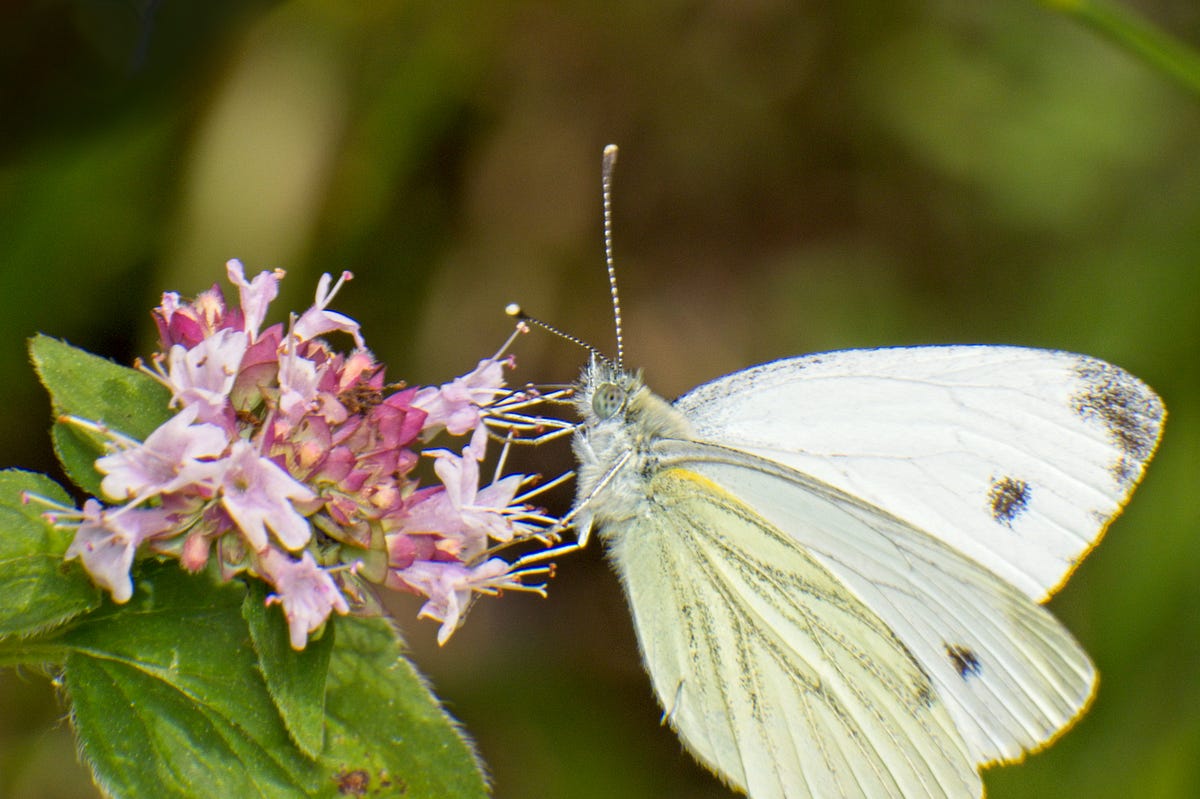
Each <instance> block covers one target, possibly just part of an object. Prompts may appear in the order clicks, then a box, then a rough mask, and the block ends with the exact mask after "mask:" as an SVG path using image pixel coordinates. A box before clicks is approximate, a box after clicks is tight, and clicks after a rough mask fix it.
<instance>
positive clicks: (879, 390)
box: [675, 346, 1165, 602]
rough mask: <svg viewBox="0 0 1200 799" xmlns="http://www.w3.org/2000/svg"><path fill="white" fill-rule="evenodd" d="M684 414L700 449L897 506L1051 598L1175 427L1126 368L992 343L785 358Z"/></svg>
mask: <svg viewBox="0 0 1200 799" xmlns="http://www.w3.org/2000/svg"><path fill="white" fill-rule="evenodd" d="M675 408H676V409H677V410H679V411H680V412H681V413H682V414H683V415H684V416H685V417H686V418H687V419H688V420H689V421H690V422H691V423H692V425H693V427H694V428H695V437H696V438H697V439H700V440H703V441H708V442H712V443H717V444H722V445H726V446H729V447H733V448H736V449H739V450H742V451H745V452H750V453H754V454H757V455H760V456H762V457H764V458H768V459H770V460H773V461H776V462H778V463H781V464H784V465H786V466H790V467H792V468H793V469H796V470H798V471H800V472H803V473H805V474H809V475H812V476H813V477H815V478H817V480H819V481H821V482H824V483H827V484H829V485H831V486H836V487H837V488H840V489H842V490H843V491H845V492H846V493H848V494H850V495H852V496H855V497H859V498H861V499H862V500H863V501H864V502H866V503H869V504H871V505H876V506H878V507H881V508H886V509H887V510H888V511H889V512H891V513H892V514H894V515H896V516H899V517H900V518H902V519H905V520H906V521H908V522H909V523H911V524H912V525H913V526H914V527H916V528H918V529H920V530H923V531H926V532H928V533H929V534H930V535H933V536H935V537H936V538H938V539H940V540H941V541H943V542H945V543H947V544H949V545H950V546H952V547H954V548H955V549H957V550H959V551H960V552H962V553H964V554H966V555H967V556H969V557H971V558H973V559H974V560H976V561H978V562H979V563H981V564H983V565H985V566H986V567H987V568H988V569H990V570H992V571H993V572H995V573H996V574H997V575H999V576H1000V577H1002V578H1004V579H1005V580H1006V581H1008V582H1010V583H1012V584H1013V585H1015V586H1017V587H1018V588H1020V589H1021V590H1022V591H1023V592H1025V593H1026V594H1027V595H1028V596H1030V597H1032V598H1034V599H1036V600H1037V601H1039V602H1041V601H1044V600H1045V599H1046V598H1048V597H1049V596H1050V595H1051V594H1053V593H1054V591H1055V590H1056V589H1057V588H1058V586H1060V585H1061V584H1062V583H1063V582H1064V581H1065V580H1066V578H1067V577H1068V576H1069V574H1070V572H1071V570H1072V569H1073V568H1074V566H1075V565H1076V564H1077V563H1078V562H1079V561H1080V560H1081V559H1082V558H1083V556H1084V555H1086V554H1087V552H1088V550H1089V549H1090V548H1091V547H1092V546H1094V545H1095V543H1097V542H1098V540H1099V538H1100V536H1101V535H1102V533H1103V531H1104V529H1105V528H1106V527H1107V525H1108V524H1109V522H1110V521H1112V519H1113V518H1114V517H1115V516H1116V515H1117V514H1118V513H1119V512H1120V510H1121V508H1122V507H1123V506H1124V504H1125V502H1126V501H1127V500H1128V498H1129V495H1130V493H1131V492H1132V491H1133V489H1134V487H1135V486H1136V485H1137V483H1138V481H1139V480H1140V479H1141V476H1142V473H1143V470H1144V469H1145V466H1146V463H1147V462H1148V461H1149V459H1150V457H1151V455H1152V454H1153V452H1154V449H1155V447H1156V446H1157V443H1158V439H1159V435H1160V433H1161V429H1162V423H1163V420H1164V417H1165V411H1164V409H1163V405H1162V401H1161V400H1160V399H1159V398H1158V397H1157V396H1156V395H1155V394H1154V392H1153V391H1151V390H1150V389H1149V388H1148V387H1147V386H1146V385H1145V384H1144V383H1142V382H1141V381H1140V380H1138V379H1137V378H1135V377H1133V376H1131V375H1130V374H1128V373H1127V372H1125V371H1123V370H1121V369H1119V368H1118V367H1116V366H1113V365H1111V364H1108V363H1105V362H1103V361H1099V360H1096V359H1094V358H1088V357H1086V356H1081V355H1074V354H1071V353H1065V352H1057V351H1051V350H1036V349H1025V348H1019V347H990V346H950V347H910V348H893V349H876V350H848V351H843V352H834V353H825V354H820V355H810V356H804V357H800V358H791V359H786V360H781V361H774V362H772V363H767V364H763V365H761V366H757V367H753V368H751V369H746V370H744V371H741V372H736V373H734V374H731V375H728V376H726V377H723V378H720V379H717V380H714V381H712V382H710V383H706V384H704V385H702V386H700V387H698V388H697V389H695V390H693V391H691V392H690V393H688V394H686V395H684V396H683V397H681V398H680V399H679V400H678V401H677V402H676V403H675Z"/></svg>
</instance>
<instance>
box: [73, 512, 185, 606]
mask: <svg viewBox="0 0 1200 799" xmlns="http://www.w3.org/2000/svg"><path fill="white" fill-rule="evenodd" d="M78 515H79V517H80V524H79V527H78V529H76V531H75V538H74V540H73V541H71V546H69V547H68V548H67V553H66V556H65V557H66V559H67V560H74V559H75V558H79V559H80V560H81V561H82V562H83V567H84V568H85V569H87V572H88V574H90V575H91V576H92V582H94V583H95V584H96V585H98V586H100V587H101V588H104V589H106V590H107V591H108V592H109V593H111V594H112V598H113V601H114V602H116V603H118V604H121V603H124V602H128V601H129V598H130V597H131V596H133V581H132V580H130V578H129V568H130V567H131V566H132V565H133V556H134V553H135V552H136V550H137V548H138V545H139V544H141V543H142V542H143V541H145V540H146V539H148V538H150V537H152V536H155V535H158V534H159V533H162V532H165V531H166V530H168V529H170V527H171V526H172V520H171V518H170V514H169V513H167V512H166V511H165V510H163V509H161V508H151V509H142V508H122V509H119V510H115V511H113V510H109V509H106V508H105V507H104V506H103V505H101V504H100V503H99V502H97V501H96V500H94V499H89V500H88V501H87V502H85V503H84V505H83V510H82V511H80V512H79V514H78Z"/></svg>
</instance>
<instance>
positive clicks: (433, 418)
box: [413, 358, 511, 436]
mask: <svg viewBox="0 0 1200 799" xmlns="http://www.w3.org/2000/svg"><path fill="white" fill-rule="evenodd" d="M505 363H506V362H505V361H498V360H496V359H495V358H484V359H483V360H482V361H480V362H479V365H478V366H476V367H475V369H474V370H472V371H471V372H469V373H467V374H465V375H463V376H462V377H456V378H454V380H452V381H450V382H449V383H446V384H444V385H442V386H440V387H437V388H434V387H430V388H423V389H421V390H420V391H418V392H417V396H416V397H415V398H414V399H413V407H415V408H420V409H422V410H424V411H426V412H427V413H428V414H429V417H428V418H427V419H426V421H425V425H426V427H429V428H432V427H437V426H443V427H445V428H446V431H447V432H449V433H450V435H454V436H461V435H463V434H464V433H467V432H469V431H471V430H474V429H475V428H476V427H477V426H478V425H479V423H480V420H481V419H482V418H483V410H482V408H483V407H484V406H486V405H488V404H489V403H491V401H492V400H493V399H495V397H496V395H497V394H498V393H500V389H501V386H503V385H504V365H505ZM510 365H511V364H510Z"/></svg>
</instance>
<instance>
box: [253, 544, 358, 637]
mask: <svg viewBox="0 0 1200 799" xmlns="http://www.w3.org/2000/svg"><path fill="white" fill-rule="evenodd" d="M258 566H259V569H260V571H262V574H263V576H264V577H265V578H266V579H267V581H268V582H270V583H271V584H272V585H274V586H275V590H276V592H277V593H275V594H271V595H270V596H268V597H267V604H268V605H275V604H279V605H282V606H283V615H284V617H285V618H286V619H287V623H288V630H289V631H290V633H291V640H292V649H297V650H299V649H303V648H304V645H305V644H306V643H307V642H308V634H309V633H311V632H313V631H314V630H316V629H317V628H318V627H320V626H321V625H322V624H324V623H325V620H326V619H327V618H329V614H330V613H331V612H332V611H335V610H336V611H337V612H338V613H340V614H342V615H345V614H347V613H349V612H350V605H349V604H348V603H347V602H346V598H345V597H344V596H342V592H341V591H339V590H338V588H337V586H336V585H335V584H334V582H333V579H332V578H331V577H330V576H329V573H328V572H326V571H324V570H323V569H321V568H320V567H319V566H317V562H316V561H315V560H313V556H312V554H311V553H309V552H305V553H304V554H303V555H301V557H300V560H293V559H292V558H290V557H289V556H287V555H285V554H284V553H282V552H280V551H279V550H277V549H273V548H268V549H267V550H266V551H265V552H263V553H262V554H261V555H260V556H259V558H258Z"/></svg>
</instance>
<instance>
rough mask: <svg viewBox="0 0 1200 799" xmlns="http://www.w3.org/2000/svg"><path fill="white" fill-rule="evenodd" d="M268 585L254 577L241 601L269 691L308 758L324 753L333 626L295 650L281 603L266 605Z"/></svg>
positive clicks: (330, 625) (293, 737)
mask: <svg viewBox="0 0 1200 799" xmlns="http://www.w3.org/2000/svg"><path fill="white" fill-rule="evenodd" d="M266 599H267V587H266V584H265V583H263V582H262V581H261V580H252V581H251V582H250V585H249V590H248V591H247V592H246V599H245V602H244V603H243V605H242V616H243V617H244V618H245V619H246V622H247V623H248V624H249V626H250V638H251V640H253V642H254V649H255V651H257V652H258V661H259V666H260V667H261V668H262V673H263V677H264V678H265V679H266V683H267V691H268V692H270V694H271V699H272V700H273V701H274V702H275V707H276V709H277V710H278V711H279V715H280V716H281V717H282V718H283V723H284V725H285V726H286V727H287V729H288V732H289V733H291V736H292V740H293V741H295V743H296V745H297V746H299V747H300V749H301V751H303V752H304V754H306V755H308V756H309V757H316V756H318V755H319V754H320V753H321V746H322V744H323V743H324V739H325V678H326V676H327V675H328V673H329V657H330V654H331V653H332V652H333V639H334V625H332V624H327V625H326V627H325V631H324V634H323V635H322V636H321V637H320V638H319V639H317V640H313V639H312V638H310V639H309V641H308V645H307V646H306V647H305V648H304V650H303V651H301V652H297V651H295V650H294V649H292V644H291V639H290V638H289V636H288V627H287V622H286V620H285V619H284V617H283V613H282V612H281V611H280V609H279V608H278V607H272V608H268V607H266Z"/></svg>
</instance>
